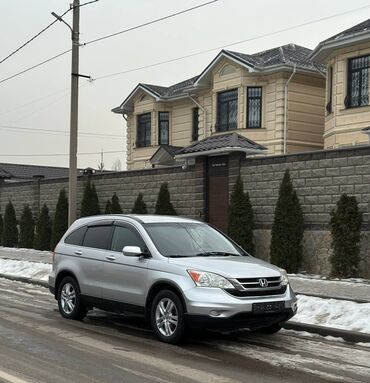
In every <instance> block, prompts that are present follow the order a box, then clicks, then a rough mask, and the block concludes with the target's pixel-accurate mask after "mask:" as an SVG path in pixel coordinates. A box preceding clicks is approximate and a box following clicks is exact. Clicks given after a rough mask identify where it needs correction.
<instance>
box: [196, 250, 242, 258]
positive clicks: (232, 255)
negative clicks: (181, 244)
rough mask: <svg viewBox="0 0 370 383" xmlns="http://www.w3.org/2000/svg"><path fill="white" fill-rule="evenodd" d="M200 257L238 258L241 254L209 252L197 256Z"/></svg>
mask: <svg viewBox="0 0 370 383" xmlns="http://www.w3.org/2000/svg"><path fill="white" fill-rule="evenodd" d="M196 256H198V257H235V256H236V257H238V256H240V254H235V253H228V252H225V251H207V252H204V253H198V254H196Z"/></svg>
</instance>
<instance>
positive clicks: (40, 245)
mask: <svg viewBox="0 0 370 383" xmlns="http://www.w3.org/2000/svg"><path fill="white" fill-rule="evenodd" d="M50 242H51V220H50V216H49V208H48V207H47V206H46V204H44V205H43V206H42V208H41V212H40V214H39V218H38V220H37V224H36V233H35V249H37V250H50Z"/></svg>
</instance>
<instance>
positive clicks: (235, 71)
mask: <svg viewBox="0 0 370 383" xmlns="http://www.w3.org/2000/svg"><path fill="white" fill-rule="evenodd" d="M311 53H312V51H311V50H310V49H307V48H304V47H301V46H298V45H295V44H288V45H284V46H281V47H277V48H273V49H270V50H267V51H263V52H259V53H255V54H244V53H238V52H232V51H227V50H222V51H221V52H220V53H219V54H218V55H217V56H216V57H215V58H214V59H213V60H212V62H211V63H209V65H208V66H207V67H206V68H205V69H204V70H203V71H202V73H201V74H200V75H198V76H195V77H193V78H191V79H188V80H185V81H182V82H180V83H178V84H175V85H172V86H169V87H164V86H158V85H149V84H138V85H137V86H136V88H135V89H134V90H133V91H132V92H131V93H130V94H129V96H128V97H127V98H126V99H125V100H124V101H123V102H122V104H121V105H120V106H119V107H117V108H114V109H113V110H112V111H113V112H115V113H119V114H122V115H123V117H124V118H125V119H126V121H127V168H128V169H129V170H130V169H141V168H145V167H150V166H159V165H171V164H174V163H175V157H176V158H177V159H182V158H185V157H187V156H190V154H191V153H193V154H192V155H193V156H199V155H202V154H205V155H207V154H208V153H214V152H215V151H216V152H217V151H220V145H221V146H222V145H224V146H227V148H230V146H233V145H234V146H235V145H237V146H238V147H241V149H242V151H245V152H246V153H251V154H255V153H258V152H261V151H262V150H263V149H267V150H264V152H265V153H268V154H283V153H292V152H302V151H308V150H317V149H321V148H323V131H324V119H325V113H324V108H325V67H324V66H323V65H321V64H317V63H315V62H314V61H313V60H312V59H311V58H310V56H311ZM232 132H233V133H235V132H236V133H238V135H235V134H234V135H232V136H233V138H230V139H221V140H220V139H217V140H216V137H217V136H219V135H228V134H229V135H230V136H231V134H230V133H232ZM213 138H215V139H213ZM216 141H217V142H216ZM198 142H199V145H198V144H197V143H198ZM189 146H190V149H187V148H188V147H189Z"/></svg>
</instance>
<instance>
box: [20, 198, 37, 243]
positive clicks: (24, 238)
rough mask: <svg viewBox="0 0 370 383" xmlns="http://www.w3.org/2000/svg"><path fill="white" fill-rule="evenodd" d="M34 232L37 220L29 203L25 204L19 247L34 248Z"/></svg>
mask: <svg viewBox="0 0 370 383" xmlns="http://www.w3.org/2000/svg"><path fill="white" fill-rule="evenodd" d="M34 233H35V221H34V220H33V216H32V210H31V209H30V207H29V206H28V205H25V206H24V209H23V213H22V216H21V220H20V222H19V247H23V248H26V249H32V248H33V239H34Z"/></svg>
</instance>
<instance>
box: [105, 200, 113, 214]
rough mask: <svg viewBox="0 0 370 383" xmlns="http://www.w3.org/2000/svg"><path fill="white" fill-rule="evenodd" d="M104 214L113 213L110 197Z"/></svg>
mask: <svg viewBox="0 0 370 383" xmlns="http://www.w3.org/2000/svg"><path fill="white" fill-rule="evenodd" d="M104 214H112V202H110V199H108V200H107V203H106V204H105V211H104Z"/></svg>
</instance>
